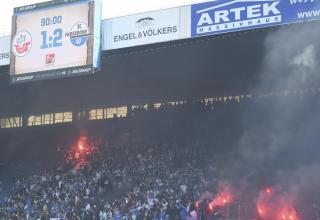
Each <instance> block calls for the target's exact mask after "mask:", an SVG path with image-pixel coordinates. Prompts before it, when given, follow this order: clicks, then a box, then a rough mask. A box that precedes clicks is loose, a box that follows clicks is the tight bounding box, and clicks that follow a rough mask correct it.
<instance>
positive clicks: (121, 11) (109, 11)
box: [0, 0, 209, 32]
mask: <svg viewBox="0 0 320 220" xmlns="http://www.w3.org/2000/svg"><path fill="white" fill-rule="evenodd" d="M205 1H209V0H102V2H103V9H102V10H103V13H102V14H103V16H102V18H103V19H107V18H114V17H120V16H125V15H130V14H137V13H141V12H147V11H154V10H159V9H165V8H172V7H178V6H183V5H190V4H194V3H199V2H205ZM39 2H45V1H41V0H1V7H0V32H1V31H3V29H10V26H11V16H12V11H13V8H14V7H18V6H24V5H29V4H34V3H39ZM1 29H2V30H1Z"/></svg>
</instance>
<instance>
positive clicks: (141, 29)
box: [113, 17, 178, 43]
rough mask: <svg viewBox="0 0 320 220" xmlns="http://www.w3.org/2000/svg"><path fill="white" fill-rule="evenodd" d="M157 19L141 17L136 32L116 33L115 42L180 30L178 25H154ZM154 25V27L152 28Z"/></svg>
mask: <svg viewBox="0 0 320 220" xmlns="http://www.w3.org/2000/svg"><path fill="white" fill-rule="evenodd" d="M154 26H156V21H155V19H154V18H152V17H146V18H141V19H139V20H138V21H136V22H135V29H137V31H136V32H130V33H124V34H119V35H115V36H114V37H113V42H115V43H117V42H122V41H129V40H136V39H141V38H149V37H155V36H161V35H168V34H173V33H176V32H178V26H175V25H174V26H166V27H154ZM152 27H153V28H152Z"/></svg>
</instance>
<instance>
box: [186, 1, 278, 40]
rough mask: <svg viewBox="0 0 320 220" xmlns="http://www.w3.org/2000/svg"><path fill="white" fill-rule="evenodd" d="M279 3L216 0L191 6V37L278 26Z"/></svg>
mask: <svg viewBox="0 0 320 220" xmlns="http://www.w3.org/2000/svg"><path fill="white" fill-rule="evenodd" d="M281 22H282V14H281V11H280V0H233V1H229V0H219V1H214V2H207V3H202V4H197V5H193V6H192V35H193V36H199V35H200V36H201V35H210V34H215V33H223V32H231V31H238V30H245V29H251V28H256V27H263V26H270V25H271V24H275V23H281Z"/></svg>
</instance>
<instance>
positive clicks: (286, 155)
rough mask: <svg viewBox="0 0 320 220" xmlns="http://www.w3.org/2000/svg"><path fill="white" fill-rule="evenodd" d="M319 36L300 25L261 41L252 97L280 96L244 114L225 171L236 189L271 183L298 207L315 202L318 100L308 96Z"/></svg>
mask: <svg viewBox="0 0 320 220" xmlns="http://www.w3.org/2000/svg"><path fill="white" fill-rule="evenodd" d="M319 36H320V29H319V24H318V23H304V24H302V25H301V24H300V25H292V26H285V27H281V28H279V29H277V30H275V31H273V32H272V33H270V34H269V35H268V36H267V37H266V39H265V42H264V45H265V56H264V60H263V63H262V65H261V71H260V73H259V74H260V83H259V84H258V85H257V86H256V87H255V88H253V89H252V94H265V93H272V92H275V91H277V92H279V91H281V92H283V93H282V95H276V96H272V98H266V97H264V98H261V99H260V100H259V101H258V102H257V103H256V104H255V105H252V108H251V109H248V110H247V111H246V112H245V113H244V115H243V124H242V127H243V128H242V131H243V133H242V136H241V138H240V139H239V141H238V143H237V149H236V150H235V151H236V152H234V155H236V156H234V157H232V159H231V160H232V163H230V164H232V165H230V166H229V167H226V171H225V172H228V173H229V177H230V181H231V182H233V183H236V184H238V185H240V189H244V188H247V189H252V188H253V187H256V189H257V190H258V188H259V187H263V185H273V186H276V187H277V188H279V189H281V191H282V192H283V193H284V195H288V196H289V197H290V199H293V200H294V203H295V204H297V205H301V204H310V205H311V204H312V203H313V202H314V201H315V200H317V199H316V197H317V198H318V200H319V198H320V197H319V195H318V194H319V193H317V192H319V189H318V188H319V186H320V159H319V155H320V149H318V145H319V143H320V137H319V135H318V133H317V131H318V130H319V122H320V111H319V110H318V109H319V107H320V102H319V100H318V99H319V96H318V95H312V92H311V88H317V87H316V86H317V83H319V80H320V62H319V60H320V40H319V39H320V38H319ZM314 91H317V90H314ZM256 97H257V96H256ZM256 99H259V98H256ZM257 109H258V111H257ZM235 158H236V159H235ZM239 183H240V184H239ZM238 188H239V186H238ZM318 202H319V201H318Z"/></svg>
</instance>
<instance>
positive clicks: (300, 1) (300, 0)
mask: <svg viewBox="0 0 320 220" xmlns="http://www.w3.org/2000/svg"><path fill="white" fill-rule="evenodd" d="M316 1H317V0H290V4H291V5H294V4H303V3H313V2H316Z"/></svg>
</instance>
